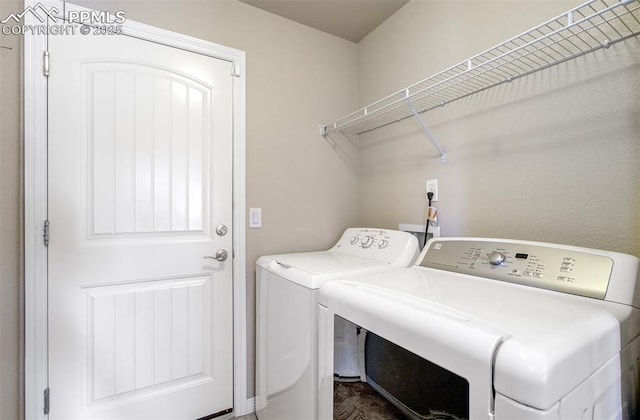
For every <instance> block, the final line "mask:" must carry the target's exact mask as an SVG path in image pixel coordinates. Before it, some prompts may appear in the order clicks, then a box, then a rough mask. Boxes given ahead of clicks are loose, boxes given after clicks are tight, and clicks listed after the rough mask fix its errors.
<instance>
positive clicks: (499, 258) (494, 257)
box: [489, 251, 507, 265]
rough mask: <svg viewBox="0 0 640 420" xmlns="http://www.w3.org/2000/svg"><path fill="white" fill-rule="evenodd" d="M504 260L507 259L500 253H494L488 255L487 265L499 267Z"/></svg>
mask: <svg viewBox="0 0 640 420" xmlns="http://www.w3.org/2000/svg"><path fill="white" fill-rule="evenodd" d="M506 259H507V257H505V256H504V254H503V253H502V252H498V251H494V252H492V253H491V254H489V264H491V265H500V264H502V263H503V262H505V260H506Z"/></svg>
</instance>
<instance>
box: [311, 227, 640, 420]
mask: <svg viewBox="0 0 640 420" xmlns="http://www.w3.org/2000/svg"><path fill="white" fill-rule="evenodd" d="M319 301H320V313H319V325H320V338H319V348H320V351H319V378H318V380H319V390H320V392H319V400H320V401H319V408H318V411H319V418H320V419H321V420H328V419H332V418H333V414H332V412H333V387H334V384H333V382H334V378H333V360H332V359H333V334H334V332H333V329H334V322H335V319H336V318H337V317H340V318H344V319H346V320H348V321H351V322H353V323H355V324H356V325H358V326H360V327H361V328H362V329H364V330H367V334H368V335H369V334H372V337H376V340H377V341H380V339H383V340H384V341H385V342H388V343H391V344H392V345H393V346H396V347H398V348H400V349H402V350H403V351H405V352H407V353H408V354H410V355H411V357H416V358H419V359H420V360H422V361H423V362H424V366H423V367H420V368H419V369H415V371H414V372H406V373H404V377H403V378H402V379H403V380H404V382H405V383H409V382H413V383H415V384H417V385H416V386H417V387H418V388H419V391H420V400H421V401H420V403H424V402H428V404H429V407H428V408H426V409H423V411H428V412H426V413H425V412H420V411H417V410H416V408H415V407H412V406H410V405H409V404H407V403H406V402H405V401H403V398H402V397H400V396H398V395H397V394H394V393H393V392H389V389H388V387H386V385H385V384H380V383H372V384H371V385H372V386H373V388H374V389H376V390H378V391H380V392H381V393H382V394H383V395H385V397H386V398H387V399H388V400H390V401H392V402H393V403H394V404H395V405H396V406H398V408H400V409H401V410H402V411H404V412H405V414H407V415H408V416H409V417H412V416H413V417H414V418H431V417H427V416H428V415H429V412H431V413H438V415H441V416H446V417H443V418H450V419H453V418H456V419H463V418H464V419H497V420H513V419H518V420H524V419H545V420H549V419H555V420H558V419H563V420H573V419H628V420H631V419H638V418H640V406H639V404H640V389H639V386H640V366H639V364H640V363H639V360H640V309H639V308H640V270H639V260H638V258H636V257H634V256H631V255H626V254H620V253H614V252H607V251H599V250H593V249H585V248H577V247H570V246H564V245H552V244H545V243H536V242H525V241H515V240H498V239H479V238H438V239H435V240H434V239H432V240H430V241H429V242H428V243H427V247H426V248H425V249H424V250H423V252H422V254H421V256H420V257H419V259H418V263H416V265H415V266H413V267H410V268H406V269H399V270H392V271H387V272H385V273H376V274H370V275H365V276H357V277H351V278H349V279H345V280H337V281H333V282H330V283H328V284H326V285H324V286H323V287H322V288H321V290H320V298H319ZM368 340H369V338H367V339H366V341H368ZM393 365H394V363H391V362H389V359H388V358H387V359H386V362H385V366H377V367H376V370H377V371H382V373H384V369H387V368H388V367H389V366H393ZM366 369H367V377H369V376H370V375H369V371H370V370H372V369H373V365H369V364H368V365H367V368H366ZM415 372H419V373H418V374H416V373H415ZM425 372H426V373H425ZM429 372H431V373H429ZM443 372H444V373H443ZM376 375H377V377H378V378H383V377H384V374H381V373H380V372H376ZM414 376H418V377H417V378H416V377H414ZM367 381H370V378H368V379H367ZM371 382H374V381H371ZM416 416H422V417H416Z"/></svg>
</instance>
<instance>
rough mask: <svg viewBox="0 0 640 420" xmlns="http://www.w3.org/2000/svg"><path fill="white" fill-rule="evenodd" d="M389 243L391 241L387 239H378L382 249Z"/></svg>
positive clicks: (379, 246)
mask: <svg viewBox="0 0 640 420" xmlns="http://www.w3.org/2000/svg"><path fill="white" fill-rule="evenodd" d="M387 245H389V241H387V240H386V239H380V241H378V248H380V249H384V248H386V247H387Z"/></svg>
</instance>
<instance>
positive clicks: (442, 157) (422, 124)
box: [403, 92, 447, 163]
mask: <svg viewBox="0 0 640 420" xmlns="http://www.w3.org/2000/svg"><path fill="white" fill-rule="evenodd" d="M408 96H409V95H408V92H405V96H404V98H403V99H404V102H405V103H406V104H407V108H409V111H411V113H412V114H413V116H414V117H415V118H416V120H418V123H419V124H420V127H422V129H423V130H424V132H425V133H426V134H427V137H429V140H431V143H432V144H433V145H434V146H435V147H436V149H438V152H440V162H442V163H446V162H447V154H446V153H445V152H444V149H443V148H442V146H440V143H438V140H436V138H435V137H434V136H433V133H431V130H429V127H427V125H426V124H425V122H424V121H423V119H422V118H421V117H420V115H419V114H418V112H417V111H416V108H415V107H414V106H413V104H412V103H411V101H410V100H409V98H408Z"/></svg>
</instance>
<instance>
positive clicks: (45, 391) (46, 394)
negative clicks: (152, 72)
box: [43, 388, 49, 414]
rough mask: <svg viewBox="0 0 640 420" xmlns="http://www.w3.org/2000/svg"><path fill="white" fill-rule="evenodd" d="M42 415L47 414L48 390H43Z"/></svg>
mask: <svg viewBox="0 0 640 420" xmlns="http://www.w3.org/2000/svg"><path fill="white" fill-rule="evenodd" d="M43 411H44V414H49V388H47V389H45V390H44V410H43Z"/></svg>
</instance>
